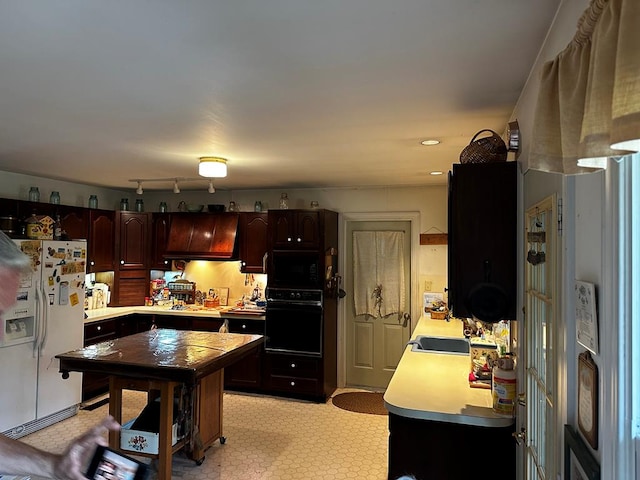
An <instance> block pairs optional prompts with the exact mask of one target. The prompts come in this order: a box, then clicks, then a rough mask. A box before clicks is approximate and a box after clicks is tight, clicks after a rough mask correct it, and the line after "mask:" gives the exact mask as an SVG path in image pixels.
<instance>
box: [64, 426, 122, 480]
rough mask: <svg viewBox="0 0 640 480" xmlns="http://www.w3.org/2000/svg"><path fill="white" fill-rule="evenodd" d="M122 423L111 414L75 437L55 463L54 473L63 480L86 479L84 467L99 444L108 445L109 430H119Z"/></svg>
mask: <svg viewBox="0 0 640 480" xmlns="http://www.w3.org/2000/svg"><path fill="white" fill-rule="evenodd" d="M119 429H120V424H119V423H118V422H116V421H115V420H114V418H113V417H112V416H111V415H109V416H107V417H106V418H105V419H104V420H103V421H102V422H101V423H99V424H98V425H96V426H95V427H93V428H91V429H90V430H87V432H85V433H84V434H83V435H81V436H79V437H78V438H76V439H74V440H73V441H72V442H71V443H70V444H69V445H68V446H67V448H66V449H65V451H64V453H63V454H62V455H60V456H59V457H58V458H57V459H56V461H55V463H54V467H53V470H54V475H55V477H56V478H59V479H62V480H86V477H85V476H84V474H83V473H82V468H83V467H84V466H86V465H87V463H88V460H89V457H90V456H91V455H93V453H94V451H95V449H96V446H97V445H107V441H106V439H105V437H104V434H105V432H108V431H109V430H113V431H115V430H119Z"/></svg>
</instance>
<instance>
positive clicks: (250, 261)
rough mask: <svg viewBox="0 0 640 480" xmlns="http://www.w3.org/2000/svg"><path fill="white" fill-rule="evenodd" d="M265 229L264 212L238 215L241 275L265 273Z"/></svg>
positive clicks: (265, 215) (265, 216)
mask: <svg viewBox="0 0 640 480" xmlns="http://www.w3.org/2000/svg"><path fill="white" fill-rule="evenodd" d="M267 228H268V223H267V213H266V212H241V213H240V224H239V226H238V235H239V237H240V239H239V244H240V271H241V272H242V273H266V260H267V258H266V255H267V249H268V245H267Z"/></svg>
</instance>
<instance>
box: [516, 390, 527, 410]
mask: <svg viewBox="0 0 640 480" xmlns="http://www.w3.org/2000/svg"><path fill="white" fill-rule="evenodd" d="M518 405H520V406H521V407H526V406H527V395H526V393H519V394H518Z"/></svg>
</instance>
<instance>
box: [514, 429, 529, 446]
mask: <svg viewBox="0 0 640 480" xmlns="http://www.w3.org/2000/svg"><path fill="white" fill-rule="evenodd" d="M511 436H512V437H513V438H514V440H515V441H516V443H517V444H518V445H524V443H525V442H526V441H527V430H526V429H525V428H522V429H520V431H519V432H513V433H512V434H511Z"/></svg>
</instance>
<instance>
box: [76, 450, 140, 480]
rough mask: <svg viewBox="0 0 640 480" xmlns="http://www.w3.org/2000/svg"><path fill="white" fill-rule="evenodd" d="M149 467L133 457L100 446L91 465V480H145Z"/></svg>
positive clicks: (88, 471) (89, 472)
mask: <svg viewBox="0 0 640 480" xmlns="http://www.w3.org/2000/svg"><path fill="white" fill-rule="evenodd" d="M146 475H147V465H145V464H144V463H142V462H139V461H137V460H135V459H133V458H131V457H128V456H126V455H123V454H122V453H119V452H116V451H115V450H112V449H110V448H109V447H103V446H102V445H99V446H98V448H96V452H95V454H94V455H93V459H92V460H91V463H90V464H89V469H88V470H87V473H86V475H85V476H86V477H87V478H88V479H89V480H143V479H144V478H145V477H146Z"/></svg>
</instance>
